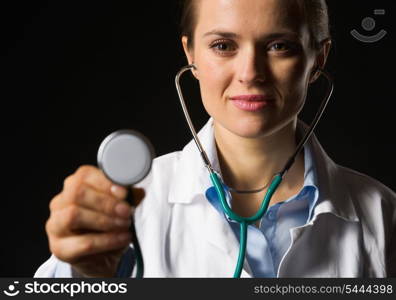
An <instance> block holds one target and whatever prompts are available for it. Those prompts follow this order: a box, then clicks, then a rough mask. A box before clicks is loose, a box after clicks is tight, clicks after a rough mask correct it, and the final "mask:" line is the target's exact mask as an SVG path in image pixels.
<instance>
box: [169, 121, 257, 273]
mask: <svg viewBox="0 0 396 300" xmlns="http://www.w3.org/2000/svg"><path fill="white" fill-rule="evenodd" d="M198 137H199V139H200V141H201V144H202V146H203V148H204V149H205V151H206V153H207V156H208V158H209V161H210V162H211V164H212V167H213V169H214V170H215V171H216V172H218V173H219V174H221V170H220V167H219V162H218V157H217V151H216V144H215V140H214V134H213V119H212V118H210V119H209V121H208V122H207V123H206V125H205V126H204V127H203V128H202V129H201V130H200V132H199V133H198ZM210 187H212V182H211V181H210V178H209V174H208V171H207V169H206V168H205V166H204V164H203V162H202V159H201V156H200V153H199V151H198V149H197V148H196V145H195V142H194V141H193V140H192V141H190V143H188V144H187V145H186V146H185V147H184V149H183V151H182V153H181V157H180V161H179V163H178V165H177V167H176V178H175V180H173V183H172V185H171V187H170V195H172V196H171V198H169V202H170V203H179V204H192V202H193V201H199V202H200V203H199V205H200V206H202V209H200V210H196V213H198V214H201V213H202V216H201V217H200V219H201V220H202V221H203V224H202V235H203V237H202V238H203V240H206V242H207V245H206V247H207V251H205V253H202V256H205V254H206V255H207V257H206V259H205V260H206V261H204V262H202V263H205V264H206V265H207V266H208V269H207V276H209V277H213V276H215V277H223V276H224V277H232V275H233V273H234V269H235V266H236V263H237V259H238V252H239V241H237V239H236V237H235V234H234V232H233V231H232V229H231V227H230V225H229V224H228V223H227V221H226V220H225V219H224V217H222V216H221V215H220V214H219V212H218V211H217V210H216V209H215V208H214V207H213V206H212V205H211V204H210V203H209V201H208V200H207V199H206V197H205V191H206V190H207V189H208V188H210ZM194 204H196V203H194ZM216 266H217V267H216ZM219 270H220V272H221V274H220V273H219ZM251 273H252V272H251V269H250V267H249V265H248V263H247V260H246V259H245V264H244V270H242V274H241V277H251V275H249V274H251Z"/></svg>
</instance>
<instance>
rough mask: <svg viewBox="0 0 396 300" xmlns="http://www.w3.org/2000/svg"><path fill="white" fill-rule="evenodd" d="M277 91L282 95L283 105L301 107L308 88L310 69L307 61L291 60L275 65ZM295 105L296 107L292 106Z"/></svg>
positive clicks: (274, 74)
mask: <svg viewBox="0 0 396 300" xmlns="http://www.w3.org/2000/svg"><path fill="white" fill-rule="evenodd" d="M272 70H273V76H274V78H275V82H276V84H275V89H276V90H277V92H278V93H279V94H280V97H281V100H282V101H281V102H282V103H281V105H283V106H295V107H298V106H301V105H302V104H303V102H304V99H305V94H306V90H307V86H308V80H309V77H308V74H309V68H308V63H307V60H306V59H301V58H300V59H293V58H291V59H289V60H284V61H282V62H279V63H278V64H273V68H272ZM292 104H294V105H292Z"/></svg>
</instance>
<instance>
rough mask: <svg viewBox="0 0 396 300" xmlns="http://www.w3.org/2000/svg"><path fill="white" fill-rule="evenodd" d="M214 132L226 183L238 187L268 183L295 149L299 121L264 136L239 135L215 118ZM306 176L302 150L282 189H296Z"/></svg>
mask: <svg viewBox="0 0 396 300" xmlns="http://www.w3.org/2000/svg"><path fill="white" fill-rule="evenodd" d="M214 134H215V139H216V145H217V149H218V154H219V163H220V167H221V171H222V175H223V179H224V181H225V184H227V185H228V186H229V187H232V188H234V189H238V190H254V189H259V188H261V187H263V186H265V185H267V184H268V183H269V181H270V180H271V179H272V177H273V175H274V174H275V173H278V172H280V171H281V170H282V169H283V167H284V165H285V164H286V162H287V160H288V159H289V158H290V156H291V155H293V153H294V151H295V149H296V121H292V122H290V124H288V125H286V126H285V127H284V128H282V129H280V130H278V131H277V132H276V133H273V134H270V135H268V136H265V137H261V138H245V137H241V136H237V135H235V134H234V133H232V132H230V131H228V130H227V129H225V128H224V127H222V126H221V125H219V124H217V122H215V123H214ZM303 180H304V155H303V153H300V154H299V155H298V156H297V157H296V161H295V162H294V164H293V166H292V167H291V168H290V170H289V172H288V174H287V175H286V176H285V179H284V180H283V183H282V189H286V190H288V189H290V190H292V189H295V188H296V187H299V186H300V185H302V183H303Z"/></svg>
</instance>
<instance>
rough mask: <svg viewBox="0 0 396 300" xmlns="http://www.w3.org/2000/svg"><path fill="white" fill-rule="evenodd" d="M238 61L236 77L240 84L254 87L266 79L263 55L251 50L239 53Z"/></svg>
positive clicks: (257, 50)
mask: <svg viewBox="0 0 396 300" xmlns="http://www.w3.org/2000/svg"><path fill="white" fill-rule="evenodd" d="M240 58H241V59H240V60H239V61H238V68H237V74H238V75H237V76H238V81H239V82H240V83H242V84H247V85H254V84H256V85H257V84H260V83H264V82H265V81H266V79H267V75H266V73H267V72H266V66H265V54H263V53H262V52H261V51H259V49H256V48H252V49H249V50H246V51H245V52H244V53H241V56H240Z"/></svg>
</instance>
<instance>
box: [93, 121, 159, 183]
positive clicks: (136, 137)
mask: <svg viewBox="0 0 396 300" xmlns="http://www.w3.org/2000/svg"><path fill="white" fill-rule="evenodd" d="M154 157H155V153H154V148H153V146H152V144H151V143H150V141H149V140H148V139H147V138H146V137H145V136H144V135H143V134H141V133H140V132H137V131H135V130H131V129H123V130H118V131H115V132H113V133H111V134H110V135H108V136H107V137H106V138H105V139H104V140H103V142H102V143H101V144H100V147H99V150H98V157H97V160H98V166H99V168H100V169H101V170H102V171H103V173H104V174H105V175H106V177H107V178H108V179H109V180H111V181H112V182H114V183H116V184H119V185H122V186H132V185H134V184H136V183H138V182H139V181H141V180H142V179H143V178H144V177H146V176H147V174H148V173H149V171H150V169H151V163H152V160H153V158H154Z"/></svg>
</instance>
